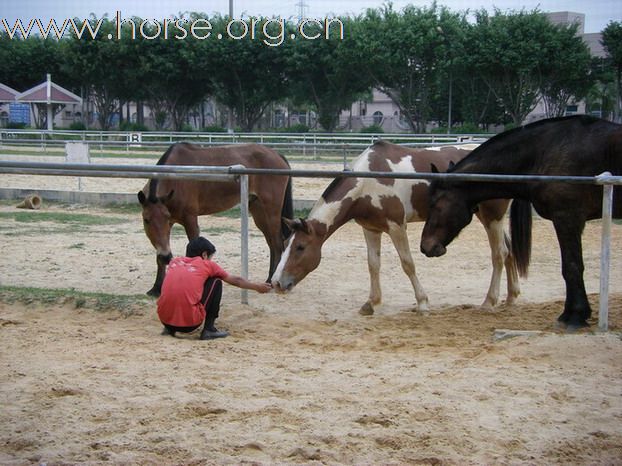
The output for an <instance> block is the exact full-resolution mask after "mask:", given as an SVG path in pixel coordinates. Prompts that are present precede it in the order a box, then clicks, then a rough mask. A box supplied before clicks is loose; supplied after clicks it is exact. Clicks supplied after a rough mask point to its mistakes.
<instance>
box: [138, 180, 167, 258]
mask: <svg viewBox="0 0 622 466" xmlns="http://www.w3.org/2000/svg"><path fill="white" fill-rule="evenodd" d="M173 193H174V191H171V192H170V193H168V195H166V196H162V197H156V196H153V197H151V196H149V197H147V196H145V193H144V192H143V191H139V192H138V202H140V205H142V207H143V227H144V228H145V234H146V235H147V238H149V241H151V244H153V247H154V248H156V253H157V255H158V260H163V261H164V263H168V261H169V260H170V259H171V257H172V254H171V246H170V243H169V238H170V234H171V227H172V226H173V223H172V221H171V213H170V212H169V210H168V208H167V207H166V203H167V202H168V201H170V200H171V198H172V197H173Z"/></svg>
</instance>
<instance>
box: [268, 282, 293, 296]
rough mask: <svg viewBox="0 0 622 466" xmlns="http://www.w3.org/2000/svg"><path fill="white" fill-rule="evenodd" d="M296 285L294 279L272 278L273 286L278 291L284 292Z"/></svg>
mask: <svg viewBox="0 0 622 466" xmlns="http://www.w3.org/2000/svg"><path fill="white" fill-rule="evenodd" d="M294 286H295V283H294V281H293V280H272V287H273V289H274V291H276V292H277V293H280V294H283V293H287V292H289V291H291V290H292V289H293V288H294Z"/></svg>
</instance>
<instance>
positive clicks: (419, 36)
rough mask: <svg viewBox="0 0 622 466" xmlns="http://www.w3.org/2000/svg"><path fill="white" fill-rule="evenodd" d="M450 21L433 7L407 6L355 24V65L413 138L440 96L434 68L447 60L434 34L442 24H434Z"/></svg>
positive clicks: (375, 13)
mask: <svg viewBox="0 0 622 466" xmlns="http://www.w3.org/2000/svg"><path fill="white" fill-rule="evenodd" d="M451 16H452V13H450V12H449V10H447V9H446V8H445V7H441V8H439V7H438V6H437V5H436V3H432V6H431V7H430V8H416V7H413V6H407V7H406V8H404V9H403V10H402V12H401V13H400V12H396V11H394V10H393V7H392V6H391V5H390V4H389V5H388V6H385V7H383V8H381V9H378V10H367V13H366V15H365V16H364V17H363V18H362V20H361V21H360V22H359V32H358V33H357V36H356V39H357V41H358V46H357V49H358V50H359V51H360V54H361V56H360V58H361V63H363V65H364V67H365V69H366V71H367V73H369V75H370V76H371V77H372V80H373V83H374V86H375V87H377V88H378V89H380V90H381V91H382V92H384V93H386V94H387V95H389V96H390V97H391V99H392V100H393V101H394V102H395V104H396V105H397V106H398V107H399V109H400V112H401V114H402V116H403V117H405V118H406V121H407V122H408V124H409V125H410V127H411V129H412V130H413V131H415V132H423V131H425V127H426V123H427V121H428V120H429V118H430V114H431V105H432V102H433V101H434V99H436V98H437V97H438V95H439V94H440V91H439V84H440V82H439V79H438V68H439V67H440V66H442V65H443V63H445V64H446V63H447V59H448V57H450V55H448V50H447V47H448V45H447V41H446V38H445V37H443V35H442V34H441V33H440V32H439V27H440V28H441V29H442V25H443V24H445V22H441V21H440V19H439V18H440V17H451Z"/></svg>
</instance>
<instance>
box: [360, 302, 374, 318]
mask: <svg viewBox="0 0 622 466" xmlns="http://www.w3.org/2000/svg"><path fill="white" fill-rule="evenodd" d="M359 314H360V315H362V316H371V315H374V307H373V306H372V305H371V304H370V303H369V302H367V303H365V304H363V305H362V306H361V308H360V309H359Z"/></svg>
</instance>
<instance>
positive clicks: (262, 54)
mask: <svg viewBox="0 0 622 466" xmlns="http://www.w3.org/2000/svg"><path fill="white" fill-rule="evenodd" d="M253 21H254V22H255V23H256V24H262V25H263V24H265V23H266V22H268V21H269V19H268V18H250V19H249V20H248V21H247V23H252V22H253ZM228 22H229V19H228V17H221V16H216V17H213V18H212V19H211V23H212V26H213V29H214V31H215V32H214V34H216V33H217V31H222V32H220V33H221V34H222V39H215V40H209V41H205V44H204V45H203V54H204V56H208V55H209V56H210V57H211V59H210V62H211V63H212V66H211V67H209V68H205V67H203V69H204V70H205V73H206V75H205V76H206V77H207V78H208V79H209V80H210V81H211V83H212V84H213V86H214V96H215V97H216V99H217V100H218V101H220V102H221V103H223V104H225V105H226V106H227V107H229V108H230V109H232V111H233V112H234V113H235V117H236V119H237V121H238V123H239V124H240V125H241V127H242V129H243V130H244V131H252V130H253V128H254V127H255V125H256V124H257V123H258V122H259V119H260V118H261V117H262V116H263V115H264V113H265V111H266V109H267V108H268V106H269V105H270V104H271V103H273V102H274V101H277V100H279V99H283V98H284V97H285V91H284V89H285V88H286V86H285V85H284V84H285V73H284V70H285V61H284V56H283V54H282V53H281V52H280V50H279V49H280V48H281V47H280V46H271V45H268V44H270V43H277V42H274V41H272V40H271V39H270V38H269V37H268V36H270V37H277V36H278V35H279V32H280V31H279V30H278V29H279V27H280V26H279V24H278V23H277V22H276V21H273V22H270V23H269V24H268V26H267V29H266V32H267V34H263V31H262V28H257V30H256V31H255V32H256V35H255V37H254V38H252V37H251V34H250V31H247V33H246V34H244V30H242V29H241V24H240V23H234V25H233V26H232V27H231V35H232V36H230V35H229V34H225V33H224V32H225V31H226V27H227V26H226V25H227V23H228ZM282 32H283V33H284V32H285V31H284V30H283V31H282ZM236 37H237V38H236Z"/></svg>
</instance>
